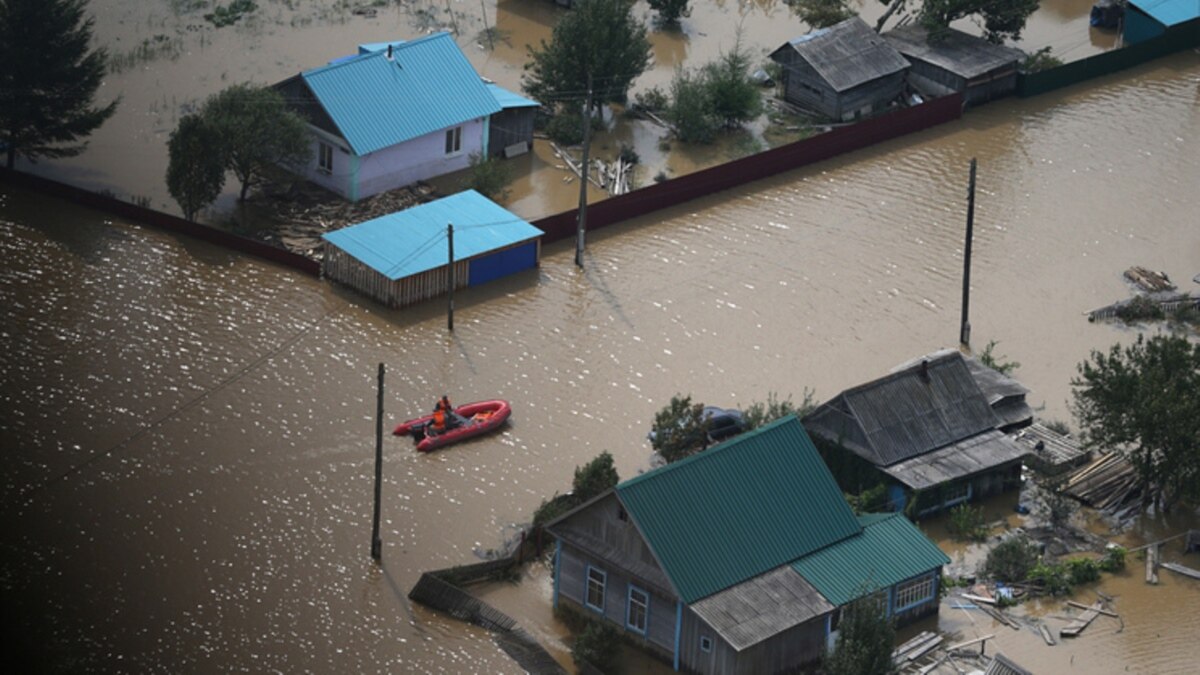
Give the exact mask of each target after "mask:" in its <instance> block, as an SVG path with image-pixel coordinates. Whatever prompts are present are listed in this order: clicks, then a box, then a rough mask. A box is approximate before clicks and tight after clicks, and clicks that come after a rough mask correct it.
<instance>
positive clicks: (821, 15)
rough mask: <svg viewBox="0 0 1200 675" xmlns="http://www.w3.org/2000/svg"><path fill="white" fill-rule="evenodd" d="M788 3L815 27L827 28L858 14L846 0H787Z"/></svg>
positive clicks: (805, 21)
mask: <svg viewBox="0 0 1200 675" xmlns="http://www.w3.org/2000/svg"><path fill="white" fill-rule="evenodd" d="M787 4H788V6H789V7H791V8H792V11H793V12H795V13H796V16H798V17H800V18H801V19H802V20H803V21H804V23H806V24H808V25H809V26H811V27H813V28H826V27H828V26H832V25H833V24H835V23H841V22H843V21H845V20H846V19H849V18H850V17H852V16H855V15H856V13H855V11H854V10H853V9H851V8H850V7H849V6H848V5H847V4H846V2H845V0H787Z"/></svg>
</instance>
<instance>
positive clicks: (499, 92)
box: [487, 82, 541, 110]
mask: <svg viewBox="0 0 1200 675" xmlns="http://www.w3.org/2000/svg"><path fill="white" fill-rule="evenodd" d="M487 88H488V91H490V92H492V96H493V97H494V98H495V99H496V103H497V104H498V105H499V106H500V107H501V108H504V109H505V110H507V109H509V108H536V107H538V106H539V105H541V104H539V103H538V102H537V101H531V100H529V99H527V98H525V97H524V96H521V95H520V94H515V93H513V92H511V91H509V90H507V89H505V88H504V87H501V86H500V85H498V84H493V83H490V82H489V83H488V85H487Z"/></svg>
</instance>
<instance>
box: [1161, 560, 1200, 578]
mask: <svg viewBox="0 0 1200 675" xmlns="http://www.w3.org/2000/svg"><path fill="white" fill-rule="evenodd" d="M1159 566H1160V567H1165V568H1167V569H1169V570H1171V571H1172V572H1174V573H1176V574H1182V575H1183V576H1185V577H1191V578H1193V579H1200V570H1194V569H1192V568H1190V567H1186V566H1184V565H1180V564H1179V563H1169V562H1166V563H1161V564H1160V565H1159Z"/></svg>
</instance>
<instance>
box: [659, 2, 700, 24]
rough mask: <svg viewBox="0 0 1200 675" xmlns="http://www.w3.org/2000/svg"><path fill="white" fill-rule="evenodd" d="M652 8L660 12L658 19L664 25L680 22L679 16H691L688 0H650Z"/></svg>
mask: <svg viewBox="0 0 1200 675" xmlns="http://www.w3.org/2000/svg"><path fill="white" fill-rule="evenodd" d="M648 2H649V4H650V9H652V10H654V11H656V12H658V21H659V23H661V24H663V25H673V24H677V23H679V18H680V17H684V16H691V15H692V10H691V8H690V7H688V0H648Z"/></svg>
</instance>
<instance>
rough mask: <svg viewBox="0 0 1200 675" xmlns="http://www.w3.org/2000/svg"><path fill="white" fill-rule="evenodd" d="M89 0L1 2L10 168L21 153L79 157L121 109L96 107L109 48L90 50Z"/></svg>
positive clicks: (1, 111) (2, 94)
mask: <svg viewBox="0 0 1200 675" xmlns="http://www.w3.org/2000/svg"><path fill="white" fill-rule="evenodd" d="M86 4H87V2H86V0H0V140H2V141H3V144H4V145H6V146H7V151H8V152H7V159H6V166H7V167H8V168H9V169H11V168H13V165H14V164H15V162H16V157H17V155H21V156H23V157H25V158H26V159H28V160H30V161H36V160H37V158H38V157H50V158H57V157H74V156H75V155H78V154H79V153H81V152H83V151H84V149H85V148H86V147H87V142H86V141H83V142H76V141H78V139H80V138H81V137H85V136H87V135H89V134H91V133H92V132H93V131H95V130H96V129H97V128H98V127H99V126H100V125H101V124H103V123H104V121H105V120H107V119H108V118H109V117H112V114H113V113H114V112H115V111H116V109H117V103H118V102H119V99H118V100H116V101H113V102H111V103H109V104H108V105H106V106H104V107H102V108H97V107H95V106H93V105H92V99H93V98H94V97H95V95H96V89H97V88H98V87H99V86H100V83H101V81H103V79H104V73H105V69H106V61H107V59H108V54H107V52H105V50H104V49H94V50H91V51H88V47H89V46H90V44H91V41H92V26H93V24H94V20H93V19H92V18H90V17H89V18H87V19H85V18H84V16H83V10H84V7H85V6H86Z"/></svg>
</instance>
